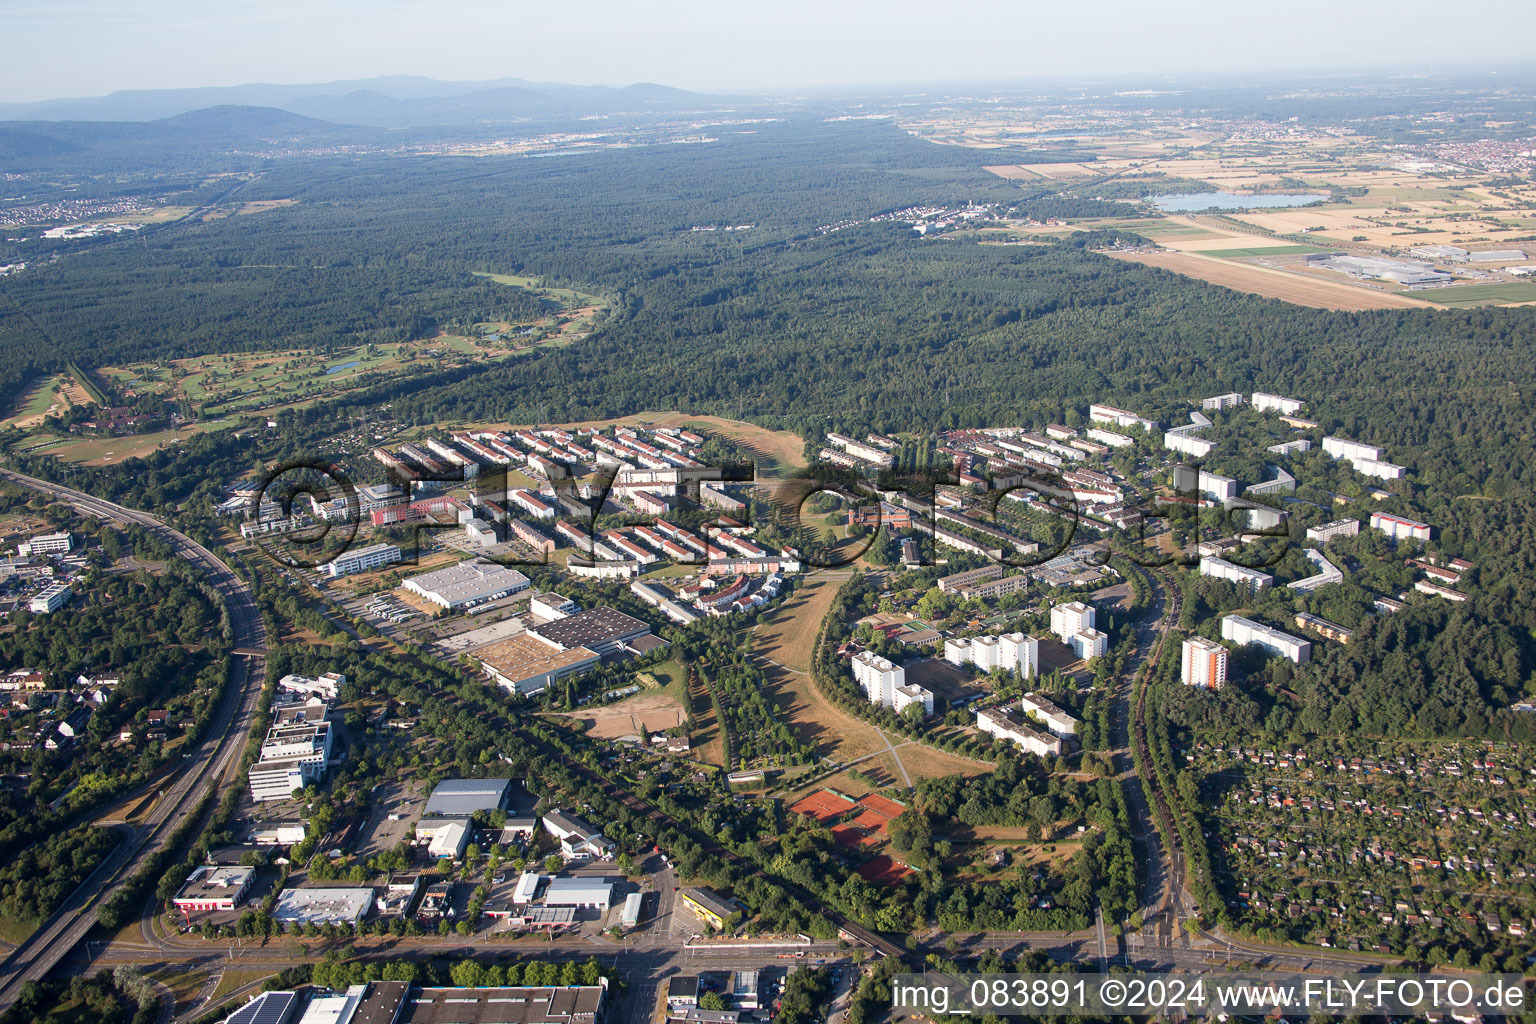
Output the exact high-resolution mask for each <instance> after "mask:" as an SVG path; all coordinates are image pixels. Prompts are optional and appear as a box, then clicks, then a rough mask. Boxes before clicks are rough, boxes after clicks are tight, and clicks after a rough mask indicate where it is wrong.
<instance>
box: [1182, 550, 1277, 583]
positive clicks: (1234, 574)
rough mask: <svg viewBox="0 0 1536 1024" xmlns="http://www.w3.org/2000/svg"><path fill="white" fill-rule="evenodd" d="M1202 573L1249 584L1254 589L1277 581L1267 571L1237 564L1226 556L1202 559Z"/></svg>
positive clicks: (1219, 578) (1230, 581)
mask: <svg viewBox="0 0 1536 1024" xmlns="http://www.w3.org/2000/svg"><path fill="white" fill-rule="evenodd" d="M1200 575H1201V576H1214V577H1215V578H1216V579H1218V580H1226V581H1227V582H1228V583H1236V584H1237V585H1238V586H1249V587H1252V588H1253V589H1254V590H1263V589H1264V588H1265V587H1267V586H1269V585H1270V584H1271V583H1273V582H1275V578H1274V577H1273V576H1271V575H1270V574H1269V573H1267V572H1259V570H1257V569H1249V568H1247V567H1246V566H1241V565H1236V564H1234V563H1232V562H1229V561H1227V560H1226V559H1225V558H1214V557H1209V556H1207V557H1205V558H1202V559H1200Z"/></svg>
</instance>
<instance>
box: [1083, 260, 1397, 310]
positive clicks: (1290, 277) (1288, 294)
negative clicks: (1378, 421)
mask: <svg viewBox="0 0 1536 1024" xmlns="http://www.w3.org/2000/svg"><path fill="white" fill-rule="evenodd" d="M1108 255H1110V256H1113V257H1114V258H1115V259H1120V260H1126V261H1128V262H1131V263H1140V264H1143V265H1144V266H1149V267H1159V268H1161V269H1163V270H1171V271H1173V272H1174V273H1176V274H1183V275H1185V276H1186V277H1194V278H1199V279H1200V280H1201V281H1207V282H1209V283H1211V284H1215V285H1220V286H1221V287H1223V288H1231V289H1232V290H1234V291H1239V292H1247V293H1249V294H1250V295H1262V296H1264V297H1265V298H1267V299H1280V300H1282V301H1284V302H1293V303H1295V304H1296V305H1298V306H1311V307H1312V308H1314V309H1333V310H1349V311H1358V310H1362V309H1422V308H1424V307H1423V303H1422V302H1420V301H1418V300H1417V299H1411V298H1409V297H1408V296H1406V295H1397V294H1394V293H1392V292H1383V291H1375V290H1368V289H1365V288H1357V287H1355V286H1353V285H1348V284H1343V283H1339V284H1335V283H1334V282H1332V281H1318V280H1314V279H1312V278H1307V277H1302V276H1300V275H1298V274H1287V273H1285V272H1284V271H1280V270H1271V269H1270V268H1268V267H1255V266H1253V265H1251V264H1247V263H1233V262H1231V261H1230V260H1223V259H1218V258H1214V257H1210V256H1201V255H1198V254H1196V253H1187V252H1115V253H1109V254H1108Z"/></svg>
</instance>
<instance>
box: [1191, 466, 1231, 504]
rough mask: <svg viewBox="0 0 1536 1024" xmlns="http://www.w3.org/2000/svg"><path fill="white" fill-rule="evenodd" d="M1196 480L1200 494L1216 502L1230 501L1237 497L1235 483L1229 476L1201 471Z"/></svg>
mask: <svg viewBox="0 0 1536 1024" xmlns="http://www.w3.org/2000/svg"><path fill="white" fill-rule="evenodd" d="M1197 479H1198V481H1199V483H1198V486H1199V488H1200V493H1201V494H1205V495H1209V496H1210V497H1212V498H1215V499H1216V500H1217V501H1230V500H1232V499H1233V498H1235V497H1237V481H1236V480H1234V479H1232V478H1231V477H1230V476H1222V475H1221V474H1220V473H1211V472H1208V471H1206V470H1203V469H1202V470H1201V471H1200V476H1199V477H1198V478H1197Z"/></svg>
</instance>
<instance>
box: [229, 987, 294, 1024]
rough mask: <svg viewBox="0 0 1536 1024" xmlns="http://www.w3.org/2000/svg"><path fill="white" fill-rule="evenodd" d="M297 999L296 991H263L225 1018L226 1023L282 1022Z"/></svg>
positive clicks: (269, 1023) (270, 1023) (259, 1023)
mask: <svg viewBox="0 0 1536 1024" xmlns="http://www.w3.org/2000/svg"><path fill="white" fill-rule="evenodd" d="M297 1000H298V993H297V992H263V993H262V994H261V995H259V996H257V997H256V998H254V999H252V1000H251V1001H250V1002H248V1003H246V1004H245V1005H244V1006H242V1007H240V1009H238V1010H236V1011H235V1012H234V1013H232V1014H230V1015H229V1016H228V1017H227V1018H225V1020H226V1021H227V1022H228V1024H284V1021H286V1020H287V1019H288V1017H289V1015H290V1014H292V1013H293V1008H294V1005H295V1003H296V1002H297Z"/></svg>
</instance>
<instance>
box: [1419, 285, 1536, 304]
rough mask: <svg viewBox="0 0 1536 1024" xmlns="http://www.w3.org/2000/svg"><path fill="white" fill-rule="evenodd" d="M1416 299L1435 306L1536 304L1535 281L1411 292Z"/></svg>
mask: <svg viewBox="0 0 1536 1024" xmlns="http://www.w3.org/2000/svg"><path fill="white" fill-rule="evenodd" d="M1410 294H1411V295H1412V296H1413V297H1414V298H1416V299H1422V300H1423V301H1425V302H1432V303H1434V304H1435V305H1437V306H1483V305H1487V304H1489V303H1516V302H1536V281H1500V282H1498V283H1496V284H1473V285H1466V286H1464V287H1459V288H1438V289H1435V290H1433V291H1422V292H1411V293H1410Z"/></svg>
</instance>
